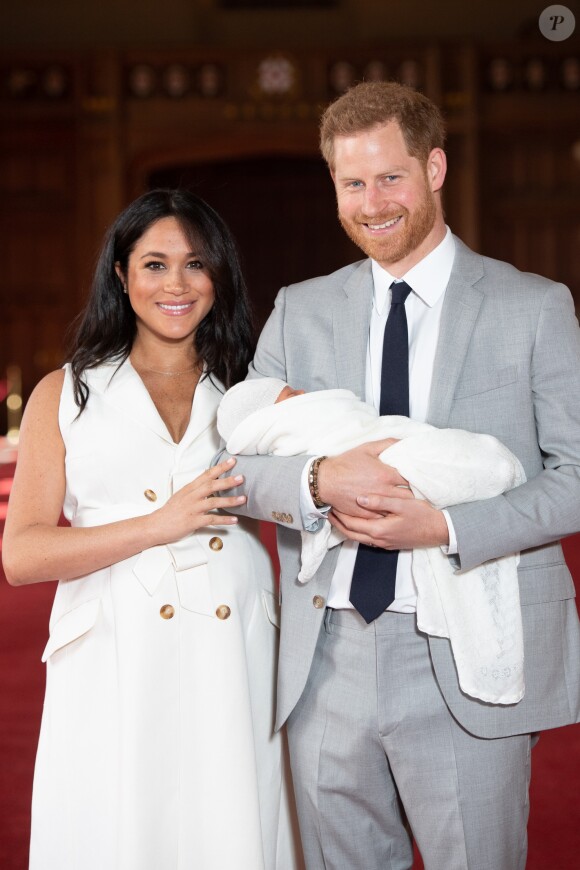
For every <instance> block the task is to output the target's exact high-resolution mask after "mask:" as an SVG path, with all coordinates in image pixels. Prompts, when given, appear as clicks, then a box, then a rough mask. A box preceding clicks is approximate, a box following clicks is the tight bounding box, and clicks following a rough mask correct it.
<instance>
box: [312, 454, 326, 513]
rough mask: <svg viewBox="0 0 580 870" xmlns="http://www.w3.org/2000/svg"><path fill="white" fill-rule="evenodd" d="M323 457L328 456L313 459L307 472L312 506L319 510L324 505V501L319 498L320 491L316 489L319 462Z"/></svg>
mask: <svg viewBox="0 0 580 870" xmlns="http://www.w3.org/2000/svg"><path fill="white" fill-rule="evenodd" d="M325 459H328V457H327V456H319V457H318V458H317V459H315V460H314V462H313V463H312V465H311V466H310V471H309V472H308V487H309V489H310V495H311V496H312V501H313V502H314V506H315V507H317V508H318V509H319V510H320V508H323V507H326V502H324V501H323V500H322V499H321V498H320V493H319V491H318V469H319V468H320V463H321V462H324V460H325Z"/></svg>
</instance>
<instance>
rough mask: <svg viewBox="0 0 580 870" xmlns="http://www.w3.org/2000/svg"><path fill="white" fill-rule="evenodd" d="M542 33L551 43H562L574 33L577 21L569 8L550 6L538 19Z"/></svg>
mask: <svg viewBox="0 0 580 870" xmlns="http://www.w3.org/2000/svg"><path fill="white" fill-rule="evenodd" d="M538 27H539V28H540V33H541V34H542V36H545V37H546V39H549V40H550V41H551V42H562V41H563V40H564V39H568V37H569V36H572V34H573V33H574V28H575V27H576V19H575V18H574V13H573V12H572V10H571V9H568V7H567V6H559V5H555V6H548V7H547V8H546V9H544V11H543V12H542V14H541V15H540V17H539V19H538Z"/></svg>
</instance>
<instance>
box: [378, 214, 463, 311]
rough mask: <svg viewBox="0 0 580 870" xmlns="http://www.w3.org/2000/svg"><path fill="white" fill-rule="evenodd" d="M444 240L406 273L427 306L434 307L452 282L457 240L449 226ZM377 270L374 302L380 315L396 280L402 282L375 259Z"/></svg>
mask: <svg viewBox="0 0 580 870" xmlns="http://www.w3.org/2000/svg"><path fill="white" fill-rule="evenodd" d="M446 229H447V231H446V233H445V236H444V237H443V239H442V240H441V241H440V242H439V244H438V245H437V247H435V248H433V250H432V251H430V252H429V253H428V254H427V256H426V257H423V259H422V260H420V261H419V262H418V263H416V264H415V265H414V266H413V267H412V268H411V269H409V271H408V272H407V273H406V274H405V275H404V276H403V280H405V281H406V282H407V283H408V284H409V286H410V287H412V288H413V292H414V293H416V294H417V296H419V297H420V298H421V299H422V300H423V302H424V303H425V305H428V306H429V308H431V307H432V306H433V305H435V303H436V302H437V300H438V299H439V298H440V296H442V295H443V293H444V292H445V290H446V288H447V284H448V283H449V277H450V275H451V269H452V268H453V260H454V258H455V242H454V240H453V235H452V233H451V230H450V229H449V227H447V228H446ZM371 267H372V273H373V284H374V291H373V304H374V306H375V309H376V311H377V312H378V314H382V313H383V311H384V310H385V306H386V305H387V302H390V298H391V295H390V288H391V284H392V283H393V281H400V280H401V279H400V278H395V276H394V275H391V274H390V272H388V271H387V270H386V269H383V267H382V266H380V265H379V264H378V263H377V262H376V260H371Z"/></svg>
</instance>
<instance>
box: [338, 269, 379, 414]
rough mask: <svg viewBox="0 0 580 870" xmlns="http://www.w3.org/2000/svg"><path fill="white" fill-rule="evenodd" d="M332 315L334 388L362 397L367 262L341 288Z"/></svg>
mask: <svg viewBox="0 0 580 870" xmlns="http://www.w3.org/2000/svg"><path fill="white" fill-rule="evenodd" d="M343 290H344V296H343V298H342V300H340V302H339V304H338V305H336V307H335V309H334V314H333V330H334V352H335V358H336V371H337V374H338V386H339V387H341V388H342V389H346V390H352V392H353V393H355V394H356V395H357V396H359V398H361V399H364V397H365V369H366V363H365V361H366V349H367V344H368V339H369V323H370V319H371V306H372V300H373V277H372V271H371V261H370V260H364V261H363V262H362V263H361V265H360V266H359V267H358V268H357V269H356V270H355V271H354V272H353V273H352V274H351V276H350V277H349V279H348V281H347V282H346V284H345V285H344V287H343Z"/></svg>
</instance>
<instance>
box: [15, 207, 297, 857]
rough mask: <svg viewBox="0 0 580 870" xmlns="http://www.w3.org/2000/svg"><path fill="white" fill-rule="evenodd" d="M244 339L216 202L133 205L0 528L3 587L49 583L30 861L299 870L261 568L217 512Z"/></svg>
mask: <svg viewBox="0 0 580 870" xmlns="http://www.w3.org/2000/svg"><path fill="white" fill-rule="evenodd" d="M252 349H253V341H252V329H251V321H250V316H249V308H248V302H247V296H246V291H245V287H244V282H243V279H242V276H241V272H240V268H239V264H238V259H237V255H236V251H235V246H234V244H233V241H232V239H231V236H230V234H229V231H228V229H227V227H226V226H225V225H224V224H223V222H222V221H221V219H220V218H219V216H218V215H217V214H216V213H215V212H214V211H213V210H212V209H211V208H210V207H209V206H208V205H207V204H206V203H204V202H203V201H202V200H200V199H199V198H197V197H196V196H194V195H192V194H190V193H187V192H185V191H166V190H155V191H152V192H150V193H147V194H145V195H143V196H142V197H140V198H139V199H137V200H136V201H135V202H134V203H132V204H131V205H130V206H129V207H128V208H127V209H126V210H125V211H124V212H123V213H122V214H121V215H120V216H119V217H118V219H117V220H116V222H115V223H114V225H113V227H112V228H111V230H110V231H109V233H108V236H107V238H106V240H105V244H104V247H103V249H102V252H101V255H100V258H99V261H98V264H97V269H96V273H95V278H94V281H93V287H92V293H91V297H90V300H89V303H88V306H87V308H86V311H85V313H84V316H83V318H82V321H81V324H80V327H79V330H78V334H77V338H76V343H75V345H74V348H73V352H72V355H71V358H70V363H69V364H67V366H65V369H64V370H61V371H57V372H52V373H51V374H50V375H48V376H47V377H46V378H44V380H43V381H41V382H40V384H39V385H38V386H37V388H36V390H35V391H34V392H33V394H32V396H31V398H30V401H29V403H28V406H27V409H26V414H25V419H24V421H23V426H22V432H21V443H20V450H19V459H18V467H17V471H16V476H15V480H14V486H13V490H12V494H11V501H10V509H9V514H8V518H7V523H6V530H5V537H4V567H5V572H6V575H7V577H8V579H9V581H10V582H11V583H12V584H13V585H19V584H27V583H35V582H40V581H45V580H53V579H55V578H60V582H59V585H58V588H57V594H56V599H55V603H54V607H53V612H52V616H51V621H50V639H49V642H48V645H47V647H46V650H45V653H44V657H43V658H44V660H46V662H47V693H46V702H45V708H44V713H43V720H42V727H41V735H40V743H39V749H38V756H37V764H36V771H35V781H34V794H33V813H32V838H31V859H30V860H31V863H30V867H31V868H32V870H105V868H107V870H113V868H118V870H174V868H175V870H190V868H202V870H224V868H236V870H274V868H275V870H286V868H292V867H294V866H295V863H294V848H293V843H292V838H291V833H290V826H289V814H288V796H287V793H286V784H285V781H284V760H283V749H282V744H281V739H280V736H279V735H273V733H272V724H273V690H274V671H275V646H276V631H275V627H274V623H275V622H276V599H275V595H274V586H273V581H272V574H271V567H270V563H269V560H268V557H267V555H266V553H265V552H264V550H263V548H262V547H261V545H260V543H259V541H258V538H257V537H256V534H255V530H254V529H253V528H252V526H251V525H250V524H249V523H247V521H245V520H238V519H237V518H236V517H234V516H230V515H227V514H225V515H224V514H223V513H222V511H223V509H225V508H229V507H232V506H235V505H239V504H241V503H242V502H243V501H244V498H243V497H234V496H231V495H228V494H227V490H228V489H230V488H231V487H233V486H236V485H237V484H238V483H239V482H240V481H241V478H240V477H239V476H236V475H235V469H234V468H233V465H234V460H230V461H228V462H224V463H221V464H219V465H216V466H215V467H214V468H210V465H211V461H212V457H213V456H214V455H215V453H216V452H217V450H218V448H219V436H218V434H217V429H216V411H217V406H218V404H219V401H220V398H221V396H222V394H223V390H224V387H229V386H231V385H232V384H234V383H235V382H236V381H239V380H240V379H241V378H242V377H243V375H244V373H245V371H246V366H247V363H248V361H249V359H250V357H251V352H252ZM208 469H209V470H208ZM222 475H225V476H224V477H222ZM61 510H64V514H65V516H66V517H67V519H68V520H69V521H70V524H71V527H70V528H67V527H61V526H59V525H58V521H59V516H60V513H61Z"/></svg>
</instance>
